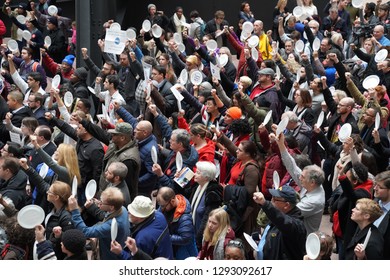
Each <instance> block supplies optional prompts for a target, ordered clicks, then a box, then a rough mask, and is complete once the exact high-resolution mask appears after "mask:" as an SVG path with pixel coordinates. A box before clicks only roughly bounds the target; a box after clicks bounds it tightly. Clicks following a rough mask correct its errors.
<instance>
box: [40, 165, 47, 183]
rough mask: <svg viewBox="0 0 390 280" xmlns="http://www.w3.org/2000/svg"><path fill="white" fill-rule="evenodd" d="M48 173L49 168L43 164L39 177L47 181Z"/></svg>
mask: <svg viewBox="0 0 390 280" xmlns="http://www.w3.org/2000/svg"><path fill="white" fill-rule="evenodd" d="M48 171H49V166H48V165H47V164H46V163H44V164H42V166H41V169H40V170H39V176H41V177H42V179H45V177H46V175H47V172H48Z"/></svg>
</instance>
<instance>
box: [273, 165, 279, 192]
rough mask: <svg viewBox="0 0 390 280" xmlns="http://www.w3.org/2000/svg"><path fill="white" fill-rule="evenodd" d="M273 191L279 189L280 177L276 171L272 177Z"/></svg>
mask: <svg viewBox="0 0 390 280" xmlns="http://www.w3.org/2000/svg"><path fill="white" fill-rule="evenodd" d="M272 179H273V183H274V189H278V188H279V187H280V177H279V174H278V171H276V170H274V173H273V176H272Z"/></svg>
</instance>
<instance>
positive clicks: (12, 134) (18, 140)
mask: <svg viewBox="0 0 390 280" xmlns="http://www.w3.org/2000/svg"><path fill="white" fill-rule="evenodd" d="M9 137H10V138H11V142H14V143H17V144H19V145H20V146H22V139H21V138H20V134H18V133H15V132H12V131H10V132H9Z"/></svg>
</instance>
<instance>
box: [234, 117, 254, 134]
mask: <svg viewBox="0 0 390 280" xmlns="http://www.w3.org/2000/svg"><path fill="white" fill-rule="evenodd" d="M230 131H231V132H233V134H234V135H245V134H249V133H251V131H252V129H251V126H250V124H249V122H248V120H247V119H237V120H234V121H233V122H232V124H231V125H230Z"/></svg>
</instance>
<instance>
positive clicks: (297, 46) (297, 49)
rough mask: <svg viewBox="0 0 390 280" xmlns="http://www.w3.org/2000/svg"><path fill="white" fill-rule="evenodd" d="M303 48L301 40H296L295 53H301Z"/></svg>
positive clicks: (303, 44)
mask: <svg viewBox="0 0 390 280" xmlns="http://www.w3.org/2000/svg"><path fill="white" fill-rule="evenodd" d="M304 48H305V43H304V42H303V41H302V40H298V41H297V42H296V43H295V51H296V52H299V53H301V52H303V49H304Z"/></svg>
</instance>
